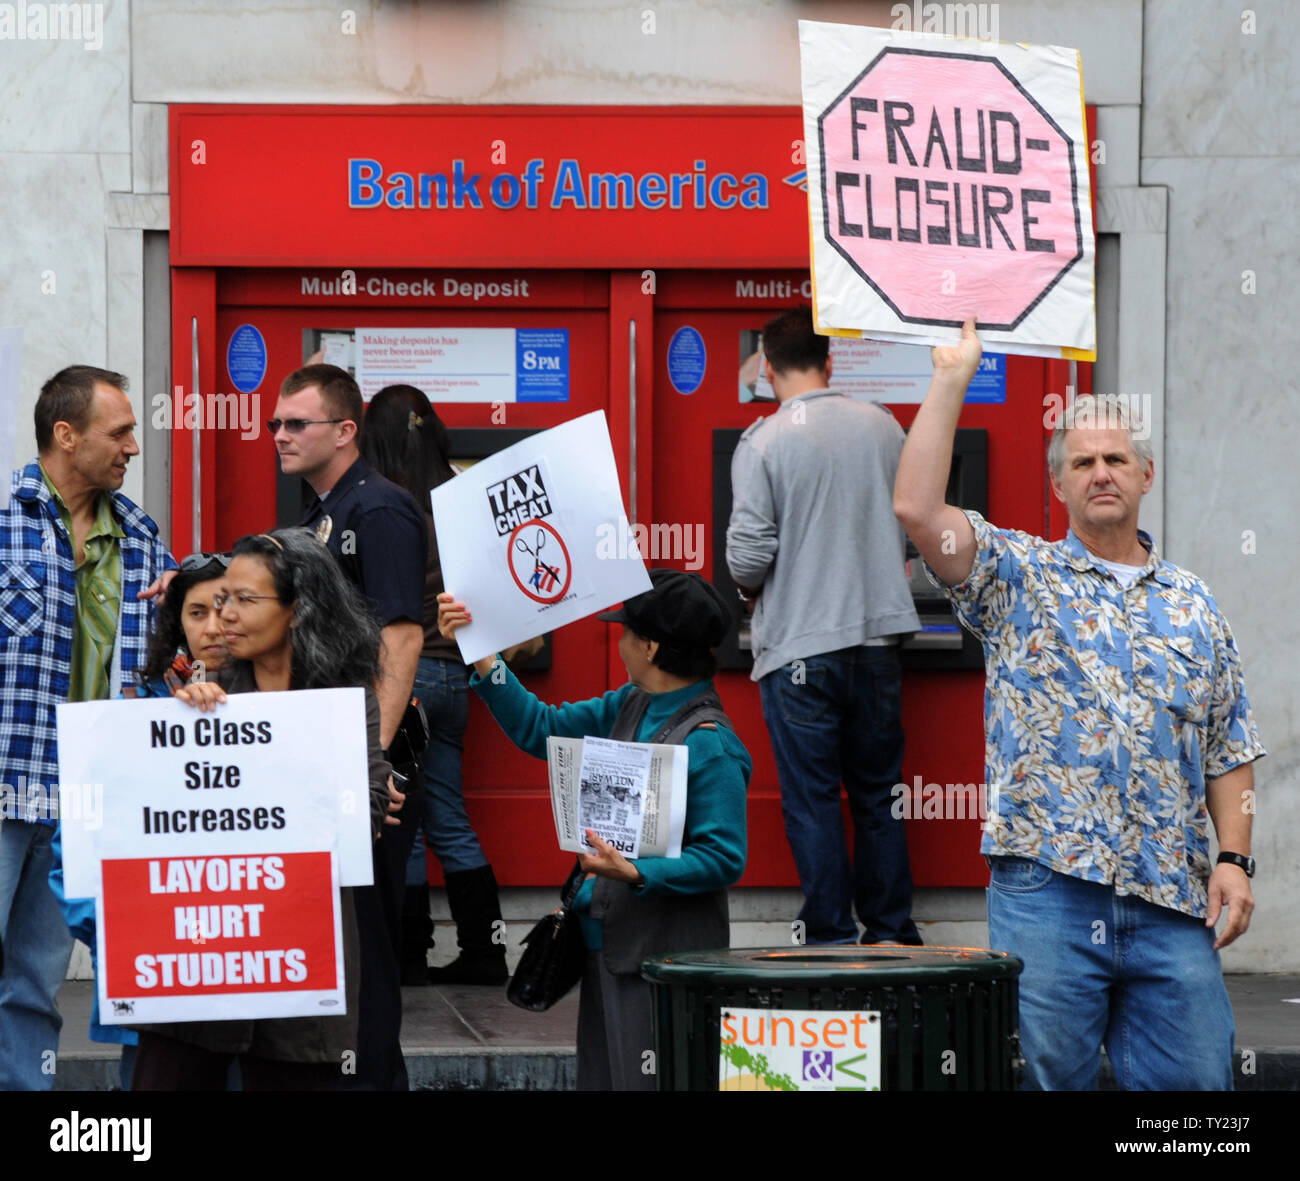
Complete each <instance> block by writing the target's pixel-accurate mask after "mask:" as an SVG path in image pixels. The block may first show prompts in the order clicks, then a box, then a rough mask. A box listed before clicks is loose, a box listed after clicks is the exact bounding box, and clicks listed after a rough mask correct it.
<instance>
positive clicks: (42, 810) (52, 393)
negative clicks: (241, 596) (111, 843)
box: [0, 365, 175, 1090]
mask: <svg viewBox="0 0 1300 1181" xmlns="http://www.w3.org/2000/svg"><path fill="white" fill-rule="evenodd" d="M125 390H126V378H124V377H123V376H122V375H121V374H119V373H110V372H109V371H107V370H104V369H95V368H92V367H91V366H88V365H74V366H71V367H69V368H67V369H64V370H62V371H61V372H59V373H57V374H55V375H54V376H53V377H52V378H50V380H49V381H47V382H46V383H45V385H44V386H43V387H42V389H41V395H40V398H39V399H38V400H37V403H36V414H35V418H36V445H37V450H38V452H39V458H38V459H34V460H32V462H31V463H29V464H28V465H27V466H26V467H24V468H21V469H20V470H18V471H16V472H14V475H13V480H12V483H11V485H10V494H9V495H10V499H9V507H8V509H6V510H4V511H3V512H0V939H3V942H4V955H5V959H4V972H3V975H0V1089H5V1090H18V1089H21V1090H48V1089H49V1088H50V1086H51V1085H52V1083H53V1079H54V1058H55V1052H56V1050H57V1047H58V1040H59V1029H60V1027H61V1026H62V1024H63V1019H62V1017H61V1016H60V1015H59V1011H58V1009H57V1008H56V1006H55V1003H54V994H55V993H56V992H57V991H58V988H59V985H60V984H61V983H62V981H63V978H64V975H65V974H66V972H67V968H68V959H69V957H70V955H71V953H72V940H71V937H70V936H69V934H68V929H67V927H66V926H65V925H64V922H63V916H62V914H61V912H60V910H59V905H58V902H57V901H56V900H55V897H54V895H53V893H52V892H51V891H50V886H49V880H48V879H49V872H50V861H51V854H50V839H51V837H52V836H53V835H54V829H55V825H56V824H57V823H58V804H57V803H56V802H55V801H56V798H57V791H56V787H55V785H57V783H58V779H59V766H58V749H57V745H56V733H55V713H54V707H55V706H56V705H57V704H58V703H59V702H61V701H92V700H96V699H100V698H106V697H113V696H116V695H117V694H118V693H119V692H120V691H121V689H122V687H123V686H124V685H125V686H130V685H131V683H132V680H133V674H134V673H135V670H136V669H137V668H138V667H139V666H140V665H142V664H143V663H144V659H145V648H146V644H147V641H148V638H149V628H150V622H151V620H150V615H151V612H152V608H151V605H150V603H149V602H148V601H147V599H146V598H144V597H142V596H145V595H146V594H147V593H152V591H153V590H154V589H155V588H154V585H153V584H154V583H155V582H156V580H158V578H159V576H160V575H162V574H163V572H164V571H166V570H168V569H171V568H172V567H173V566H174V565H175V562H173V560H172V558H171V555H170V554H169V553H168V552H167V549H166V547H165V546H164V545H163V543H162V542H161V540H159V537H158V526H157V525H155V524H154V522H153V521H152V520H150V518H149V517H148V516H146V515H145V513H144V512H142V511H141V510H140V508H139V507H137V506H136V505H135V504H133V503H132V502H131V501H129V500H128V499H127V498H126V497H125V496H123V495H121V493H119V492H118V491H117V489H118V488H120V487H121V486H122V481H123V479H124V478H125V476H126V465H127V462H128V461H129V460H130V458H131V456H133V455H138V454H139V453H140V448H139V446H138V445H137V444H136V441H135V415H134V414H133V413H132V411H131V403H130V401H129V400H128V399H127V396H126V393H125Z"/></svg>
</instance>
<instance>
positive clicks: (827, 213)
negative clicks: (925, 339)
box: [817, 45, 1084, 332]
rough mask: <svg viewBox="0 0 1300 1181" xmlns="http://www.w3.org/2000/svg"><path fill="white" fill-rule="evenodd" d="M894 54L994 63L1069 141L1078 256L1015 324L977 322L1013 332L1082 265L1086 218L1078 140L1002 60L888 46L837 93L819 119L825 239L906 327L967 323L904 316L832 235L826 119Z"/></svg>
mask: <svg viewBox="0 0 1300 1181" xmlns="http://www.w3.org/2000/svg"><path fill="white" fill-rule="evenodd" d="M890 53H901V54H909V55H911V56H915V57H940V58H947V59H949V60H953V59H956V60H961V61H977V62H986V63H987V62H991V63H992V64H993V65H995V66H996V67H997V68H998V69H999V70H1001V71H1002V73H1003V74H1004V75H1006V78H1007V81H1009V82H1010V83H1011V85H1012V86H1014V87H1015V88H1016V90H1018V91H1019V92H1020V94H1021V96H1022V97H1023V98H1024V99H1025V101H1026V102H1027V103H1029V104H1030V105H1031V106H1032V107H1033V108H1034V109H1035V110H1036V111H1037V112H1038V113H1039V114H1040V115H1042V117H1043V119H1044V121H1045V122H1047V123H1048V124H1049V125H1050V126H1051V128H1052V130H1054V131H1055V132H1056V134H1057V135H1059V136H1060V137H1061V139H1062V140H1063V141H1064V142H1065V144H1066V145H1067V146H1068V148H1069V151H1068V152H1067V153H1066V155H1067V157H1068V158H1069V161H1070V204H1071V205H1072V207H1073V208H1074V235H1075V242H1076V243H1077V248H1076V250H1075V253H1074V257H1073V258H1071V259H1070V260H1069V261H1068V262H1066V263H1065V264H1064V265H1063V266H1062V267H1061V269H1060V270H1059V271H1057V273H1056V277H1055V278H1054V279H1053V280H1052V281H1051V282H1050V283H1048V284H1047V286H1045V287H1044V288H1043V289H1042V291H1040V292H1039V293H1038V294H1037V295H1036V296H1034V298H1033V300H1032V301H1031V302H1030V303H1029V304H1028V306H1027V307H1026V308H1025V309H1024V311H1022V312H1021V313H1020V315H1018V316H1017V317H1016V318H1015V319H1014V320H1013V321H1011V322H1010V323H1008V324H990V323H988V322H986V321H983V320H980V321H977V322H976V325H975V326H976V328H977V329H980V328H984V329H989V330H992V331H999V332H1012V331H1014V330H1015V329H1016V328H1018V327H1019V326H1020V325H1021V323H1023V321H1024V319H1025V317H1026V316H1028V315H1029V313H1030V312H1032V311H1033V310H1034V309H1035V308H1036V307H1037V306H1038V305H1039V304H1040V303H1041V302H1042V301H1043V299H1044V298H1046V296H1047V295H1048V293H1049V292H1051V290H1052V288H1053V287H1055V286H1056V285H1057V284H1058V283H1059V282H1060V281H1061V280H1062V279H1063V278H1064V277H1065V276H1066V275H1067V274H1068V273H1069V272H1070V270H1071V269H1072V268H1073V267H1074V266H1075V264H1076V263H1078V262H1079V260H1080V259H1082V258H1083V249H1084V243H1083V215H1082V212H1081V211H1080V209H1079V173H1078V169H1077V168H1076V167H1075V163H1074V146H1075V145H1074V141H1073V140H1072V139H1071V138H1070V137H1069V136H1068V135H1066V133H1065V132H1064V131H1062V130H1061V125H1060V124H1059V123H1057V121H1056V120H1055V119H1053V118H1052V116H1051V115H1050V114H1048V113H1047V111H1045V110H1044V109H1043V107H1042V106H1041V105H1040V104H1039V102H1038V100H1037V99H1036V98H1034V96H1033V95H1032V94H1030V93H1029V91H1027V90H1026V89H1025V88H1024V87H1023V86H1022V85H1021V84H1020V81H1019V79H1017V78H1016V76H1015V75H1014V74H1012V73H1011V71H1010V70H1008V69H1007V67H1006V66H1005V65H1004V64H1003V63H1002V62H1001V61H1000V60H999V59H998V58H996V57H993V56H991V55H988V54H983V53H950V52H948V51H946V50H937V49H913V48H908V47H905V46H901V45H887V46H886V47H885V48H884V49H882V50H881V51H880V52H879V53H878V54H876V56H875V57H873V58H872V59H871V61H869V62H868V63H867V65H866V66H865V67H864V68H863V70H862V72H861V73H860V74H858V75H857V77H855V78H854V79H853V81H852V82H850V83H849V84H848V85H847V86H846V87H845V88H844V89H843V90H841V91H840V92H839V94H837V95H836V96H835V97H834V98H833V99H832V100H831V101H830V103H829V104H827V106H826V109H825V110H823V111H822V113H821V114H820V115H818V116H817V153H818V157H819V159H818V164H819V166H820V170H821V201H822V236H823V238H824V240H825V241H826V243H827V245H829V246H830V247H831V248H832V249H834V250H835V252H836V253H837V254H838V255H839V256H840V257H841V258H842V259H844V261H845V262H847V263H848V264H849V266H851V267H852V268H853V270H854V272H855V273H856V274H858V275H860V276H861V277H862V279H864V280H865V281H866V282H867V284H868V285H869V286H870V287H871V289H872V290H873V291H874V292H875V293H876V294H877V295H878V296H879V297H880V298H881V300H882V301H883V302H884V303H885V304H886V305H887V306H888V307H889V310H890V311H892V312H893V313H894V315H895V316H897V317H898V318H899V319H900V320H902V321H903V322H904V323H905V324H930V325H934V326H936V327H941V328H960V327H961V326H962V323H963V321H961V320H939V319H934V318H932V317H927V316H907V315H904V314H903V312H902V311H901V310H900V309H899V307H898V305H897V304H895V303H894V301H893V300H892V299H890V298H889V296H888V295H886V294H885V293H884V291H882V290H881V289H880V287H879V286H878V285H877V284H876V282H875V281H874V280H873V279H872V278H871V276H870V275H868V274H867V273H866V271H864V270H863V269H862V268H861V267H860V266H859V265H858V263H857V262H856V260H855V259H854V258H853V257H852V256H851V255H850V254H849V253H848V252H847V251H846V250H845V249H844V248H843V247H842V246H841V245H840V243H839V242H838V241H837V240H836V239H835V238H833V237H832V236H831V205H830V198H829V197H828V195H827V188H826V135H825V126H824V124H825V119H826V116H827V114H828V113H829V112H830V111H832V110H834V109H835V108H836V107H837V106H839V105H840V103H842V102H844V100H845V99H846V98H847V97H848V96H849V92H850V91H851V90H853V88H854V87H855V86H857V85H858V83H860V82H861V81H862V79H863V78H865V77H866V76H867V75H868V74H869V73H871V71H872V70H874V69H875V68H876V66H878V65H879V64H880V62H881V59H883V58H884V57H885V55H886V54H890Z"/></svg>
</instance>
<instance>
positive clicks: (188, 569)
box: [180, 554, 230, 574]
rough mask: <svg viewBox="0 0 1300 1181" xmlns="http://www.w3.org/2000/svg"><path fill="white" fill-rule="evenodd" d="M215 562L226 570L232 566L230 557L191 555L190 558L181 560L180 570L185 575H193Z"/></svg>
mask: <svg viewBox="0 0 1300 1181" xmlns="http://www.w3.org/2000/svg"><path fill="white" fill-rule="evenodd" d="M213 562H219V563H220V564H221V568H222V569H223V570H224V569H226V567H228V566H229V565H230V555H229V554H190V555H189V556H188V557H185V558H182V559H181V565H180V569H181V572H182V573H184V574H192V573H193V572H194V571H196V570H202V569H203V568H204V567H205V566H210V565H211V564H212V563H213Z"/></svg>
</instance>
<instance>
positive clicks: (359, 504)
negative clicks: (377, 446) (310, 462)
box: [302, 456, 429, 627]
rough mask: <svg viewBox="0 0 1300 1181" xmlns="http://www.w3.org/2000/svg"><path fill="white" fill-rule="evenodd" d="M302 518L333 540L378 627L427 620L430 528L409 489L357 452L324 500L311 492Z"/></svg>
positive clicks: (334, 550)
mask: <svg viewBox="0 0 1300 1181" xmlns="http://www.w3.org/2000/svg"><path fill="white" fill-rule="evenodd" d="M302 523H303V525H304V526H306V527H307V528H308V529H313V530H315V532H316V536H317V537H319V538H321V540H323V541H324V542H325V544H326V545H328V546H329V548H330V552H331V553H333V554H334V556H335V557H336V558H337V559H338V562H339V566H340V567H341V568H342V570H343V573H344V574H345V575H346V576H347V578H348V581H350V582H351V583H352V585H353V586H355V587H356V588H357V589H358V590H359V591H361V593H362V594H363V595H365V597H366V599H367V601H368V602H369V604H370V608H371V610H372V611H373V612H374V613H375V618H376V619H377V620H378V621H379V626H380V627H386V626H387V625H388V624H390V623H394V622H396V621H397V620H400V619H409V620H411V622H413V623H423V620H424V574H425V566H426V559H427V547H428V543H429V542H428V530H427V527H426V525H425V521H424V514H423V513H422V512H421V511H420V509H419V507H418V506H417V505H416V503H415V501H414V499H413V498H412V497H411V494H410V493H409V492H407V491H406V489H404V488H399V487H398V486H397V485H396V484H394V483H392V482H391V481H389V480H385V479H384V477H383V476H381V475H379V473H378V472H376V471H374V470H373V469H372V468H371V467H370V465H369V464H367V463H366V461H365V460H364V459H362V458H361V457H360V456H358V457H357V460H356V462H355V463H354V464H353V465H352V466H351V467H350V468H348V470H347V471H346V472H344V473H343V475H342V476H340V477H339V481H338V483H337V484H335V485H334V487H333V488H331V489H330V492H329V495H328V496H326V498H325V499H324V500H321V499H320V497H319V496H316V495H315V494H314V493H312V494H311V495H310V496H309V497H308V504H307V507H306V509H305V511H304V513H303V518H302Z"/></svg>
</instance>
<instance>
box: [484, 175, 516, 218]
mask: <svg viewBox="0 0 1300 1181" xmlns="http://www.w3.org/2000/svg"><path fill="white" fill-rule="evenodd" d="M520 191H521V189H520V184H519V178H518V177H515V176H511V175H510V173H508V172H503V173H501V175H500V176H494V177H493V178H492V189H491V192H492V204H493V205H495V206H496V207H497V208H498V209H513V208H514V207H515V206H516V205H518V204H519V194H520Z"/></svg>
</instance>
